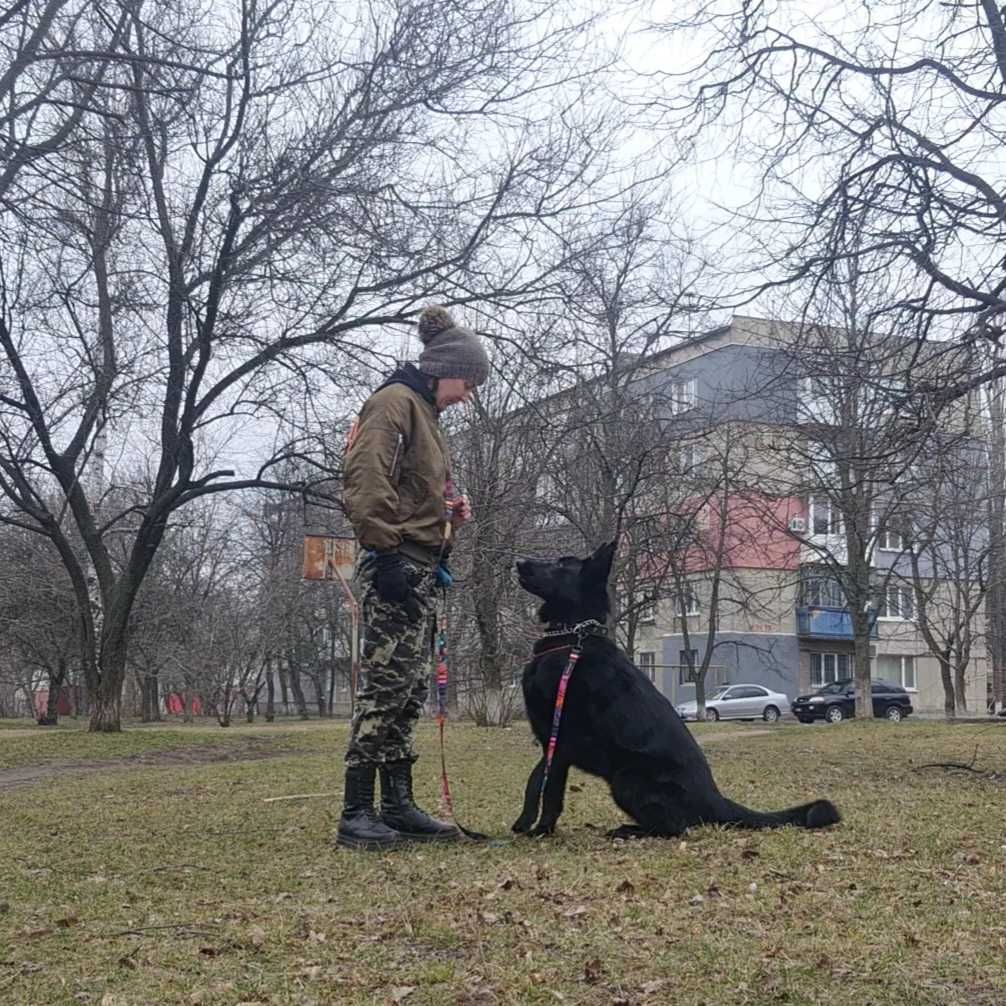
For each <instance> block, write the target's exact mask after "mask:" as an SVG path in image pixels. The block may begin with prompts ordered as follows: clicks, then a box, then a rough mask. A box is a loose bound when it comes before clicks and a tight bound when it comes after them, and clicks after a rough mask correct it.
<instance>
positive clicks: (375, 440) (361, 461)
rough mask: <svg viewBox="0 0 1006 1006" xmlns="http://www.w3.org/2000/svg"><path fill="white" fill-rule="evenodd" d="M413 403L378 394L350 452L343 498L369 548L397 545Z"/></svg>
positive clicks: (362, 541) (365, 413) (362, 417)
mask: <svg viewBox="0 0 1006 1006" xmlns="http://www.w3.org/2000/svg"><path fill="white" fill-rule="evenodd" d="M411 432H412V431H411V422H410V416H409V410H408V406H407V405H404V406H403V404H402V403H401V401H396V400H395V399H393V398H391V397H390V396H383V397H378V398H376V399H372V400H371V401H370V402H368V403H367V405H365V406H364V409H363V411H362V412H361V413H360V420H359V424H358V426H357V431H356V439H355V440H354V441H353V446H352V447H351V448H350V450H349V453H348V455H347V457H346V467H345V476H344V489H345V491H344V493H343V502H344V503H345V505H346V511H347V513H348V514H349V519H350V522H351V523H352V525H353V530H354V531H355V532H356V537H357V538H358V539H359V541H360V544H361V546H363V547H364V548H374V549H379V550H382V551H383V550H386V549H393V548H397V547H398V545H399V544H400V543H401V541H402V535H401V531H400V529H399V527H398V515H399V501H398V479H399V474H400V471H401V463H402V456H403V454H404V453H405V449H406V446H407V445H408V442H409V437H410V435H411Z"/></svg>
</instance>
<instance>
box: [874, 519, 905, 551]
mask: <svg viewBox="0 0 1006 1006" xmlns="http://www.w3.org/2000/svg"><path fill="white" fill-rule="evenodd" d="M906 523H907V522H906V521H905V519H904V518H903V517H899V516H898V515H897V514H892V515H890V516H889V517H888V519H887V522H886V524H885V526H884V527H882V528H880V529H879V530H878V527H879V525H880V520H879V519H878V516H877V514H876V512H874V513H873V514H871V515H870V529H871V530H872V531H874V532H875V533H876V536H877V546H876V547H877V548H878V549H879V550H880V551H882V552H903V551H904V550H905V534H904V528H905V526H906Z"/></svg>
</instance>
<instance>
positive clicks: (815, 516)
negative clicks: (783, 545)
mask: <svg viewBox="0 0 1006 1006" xmlns="http://www.w3.org/2000/svg"><path fill="white" fill-rule="evenodd" d="M808 509H809V510H810V530H811V533H812V534H842V533H843V531H844V530H845V524H844V522H843V521H842V512H841V511H840V510H839V509H838V507H836V506H835V504H834V503H833V502H832V501H831V500H830V499H827V498H824V499H822V498H820V497H818V498H816V499H815V498H814V497H813V496H812V497H811V498H810V506H809V507H808Z"/></svg>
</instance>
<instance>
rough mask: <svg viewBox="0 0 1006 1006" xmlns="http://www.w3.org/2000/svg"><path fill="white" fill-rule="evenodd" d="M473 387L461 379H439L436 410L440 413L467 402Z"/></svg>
mask: <svg viewBox="0 0 1006 1006" xmlns="http://www.w3.org/2000/svg"><path fill="white" fill-rule="evenodd" d="M474 390H475V385H474V384H471V383H469V382H468V381H466V380H464V378H461V377H441V378H439V379H438V380H437V391H436V395H437V408H438V409H440V411H441V412H442V411H443V410H444V409H447V408H450V406H452V405H458V404H459V403H461V402H467V401H468V400H469V399H470V398H471V396H472V392H473V391H474Z"/></svg>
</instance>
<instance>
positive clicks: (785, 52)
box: [657, 0, 1006, 402]
mask: <svg viewBox="0 0 1006 1006" xmlns="http://www.w3.org/2000/svg"><path fill="white" fill-rule="evenodd" d="M1004 16H1006V15H1004V11H1003V9H1002V8H1001V7H1000V6H999V5H997V4H993V3H987V2H982V3H980V4H974V5H970V6H968V5H964V4H960V3H934V2H924V3H921V4H919V3H908V2H906V0H879V2H870V3H862V4H855V5H851V6H849V7H848V8H843V16H842V17H841V18H838V19H837V18H830V17H817V16H814V14H813V13H812V12H810V10H809V9H808V11H807V13H806V16H801V12H800V11H799V10H798V9H797V10H794V9H793V8H792V7H791V6H790V5H787V4H782V3H772V2H769V3H757V4H750V3H746V2H737V3H736V4H730V3H728V4H726V5H724V4H720V3H711V2H705V0H699V2H696V3H693V4H691V5H688V6H687V7H686V8H685V9H684V10H683V11H682V12H681V13H680V15H679V16H676V17H675V18H674V19H672V20H668V21H666V22H665V23H664V24H662V25H661V26H660V29H661V30H663V31H665V32H668V33H670V34H671V35H674V34H675V33H677V32H687V33H688V39H689V43H690V49H691V51H698V52H699V53H700V54H701V55H700V58H699V60H698V61H697V63H696V64H695V65H692V66H688V67H686V68H683V69H682V70H681V71H680V72H677V73H675V74H673V75H671V74H668V75H667V76H666V77H665V79H666V80H667V82H668V90H667V92H666V94H665V96H664V98H662V99H660V100H659V101H658V102H657V104H658V105H659V107H660V110H661V112H662V113H664V114H665V115H666V116H667V120H666V121H668V122H673V123H674V124H675V125H676V126H677V127H678V128H680V129H682V130H687V131H691V132H692V135H693V136H694V135H696V134H699V135H702V136H706V135H708V134H706V133H705V130H712V131H713V132H717V131H720V130H723V129H726V130H728V131H730V133H731V136H735V137H736V139H737V141H738V143H737V144H736V145H734V147H733V149H735V150H737V152H738V163H744V164H749V165H750V164H754V165H757V173H758V176H759V177H758V178H757V179H756V180H755V184H754V192H755V195H754V199H753V201H752V203H751V204H749V205H748V207H747V209H746V210H745V211H744V213H743V216H744V217H745V219H746V221H747V223H748V225H749V226H750V227H753V228H755V229H756V231H757V237H758V240H757V241H753V242H752V243H751V244H750V245H749V247H748V249H747V251H748V253H749V255H750V262H751V265H752V274H753V275H754V276H755V277H757V278H756V279H754V280H753V282H754V286H753V287H751V288H749V290H748V291H747V295H750V294H751V293H752V291H753V290H754V289H761V288H764V286H765V285H773V284H789V283H792V282H794V281H797V282H801V283H802V282H804V281H807V280H810V281H812V282H813V281H817V280H820V279H822V278H825V277H827V276H828V275H829V274H830V273H831V272H832V271H833V270H834V268H835V266H836V264H839V263H851V264H853V265H854V266H855V268H856V269H857V271H859V272H863V273H865V272H869V271H872V270H875V269H876V268H877V266H878V263H880V264H881V267H882V268H883V270H884V273H885V274H886V278H887V282H888V291H889V297H888V299H887V301H886V303H885V305H884V312H885V313H886V314H887V315H888V319H887V320H886V322H885V323H884V325H883V326H882V327H884V328H889V329H892V330H893V329H895V328H897V329H898V330H899V331H900V332H901V333H902V335H906V336H907V335H909V334H912V335H914V337H915V338H916V339H917V340H919V341H920V342H921V341H923V340H927V339H930V338H931V337H933V336H936V338H937V339H945V340H946V341H944V342H943V343H942V348H943V349H944V350H945V351H947V352H948V353H949V354H951V355H950V359H949V360H948V363H947V365H946V366H945V367H944V368H943V370H942V373H941V374H940V380H939V381H933V382H932V390H933V392H934V394H935V396H936V398H935V401H937V402H940V401H943V402H945V401H949V400H951V399H953V398H955V397H958V396H960V395H962V394H965V393H967V391H968V390H969V389H970V388H971V387H974V386H975V385H976V384H978V383H981V382H983V381H986V380H989V379H990V378H992V377H994V376H995V375H1001V374H1002V373H1003V372H1004V367H1003V362H1002V360H1001V358H995V359H993V358H991V357H990V358H986V361H985V362H986V363H987V366H985V367H980V368H976V367H975V366H974V365H975V364H976V363H977V362H978V361H977V359H976V358H975V357H970V356H969V357H967V358H966V359H964V360H960V359H958V358H957V357H956V356H955V355H954V350H955V349H956V347H957V346H959V345H960V343H961V342H963V343H965V344H967V343H968V342H970V341H972V340H976V339H977V340H990V341H991V342H993V343H995V344H998V343H999V341H1000V339H1001V336H1002V332H1003V326H1002V319H1003V316H1004V311H1006V299H1004V298H1006V279H1004V278H1003V273H1002V253H1001V247H1002V242H1003V238H1004V235H1006V202H1004V201H1003V198H1002V192H1003V171H1002V164H1001V161H1000V158H999V157H998V152H999V150H1000V149H1001V146H1002V133H1001V128H1000V125H999V110H1000V108H1001V104H1002V102H1003V88H1004V84H1006V46H1004V44H1003V39H1004V38H1006V21H1004ZM850 233H854V234H855V237H856V239H855V240H850ZM759 243H760V247H761V249H763V250H764V251H765V252H766V254H759Z"/></svg>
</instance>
